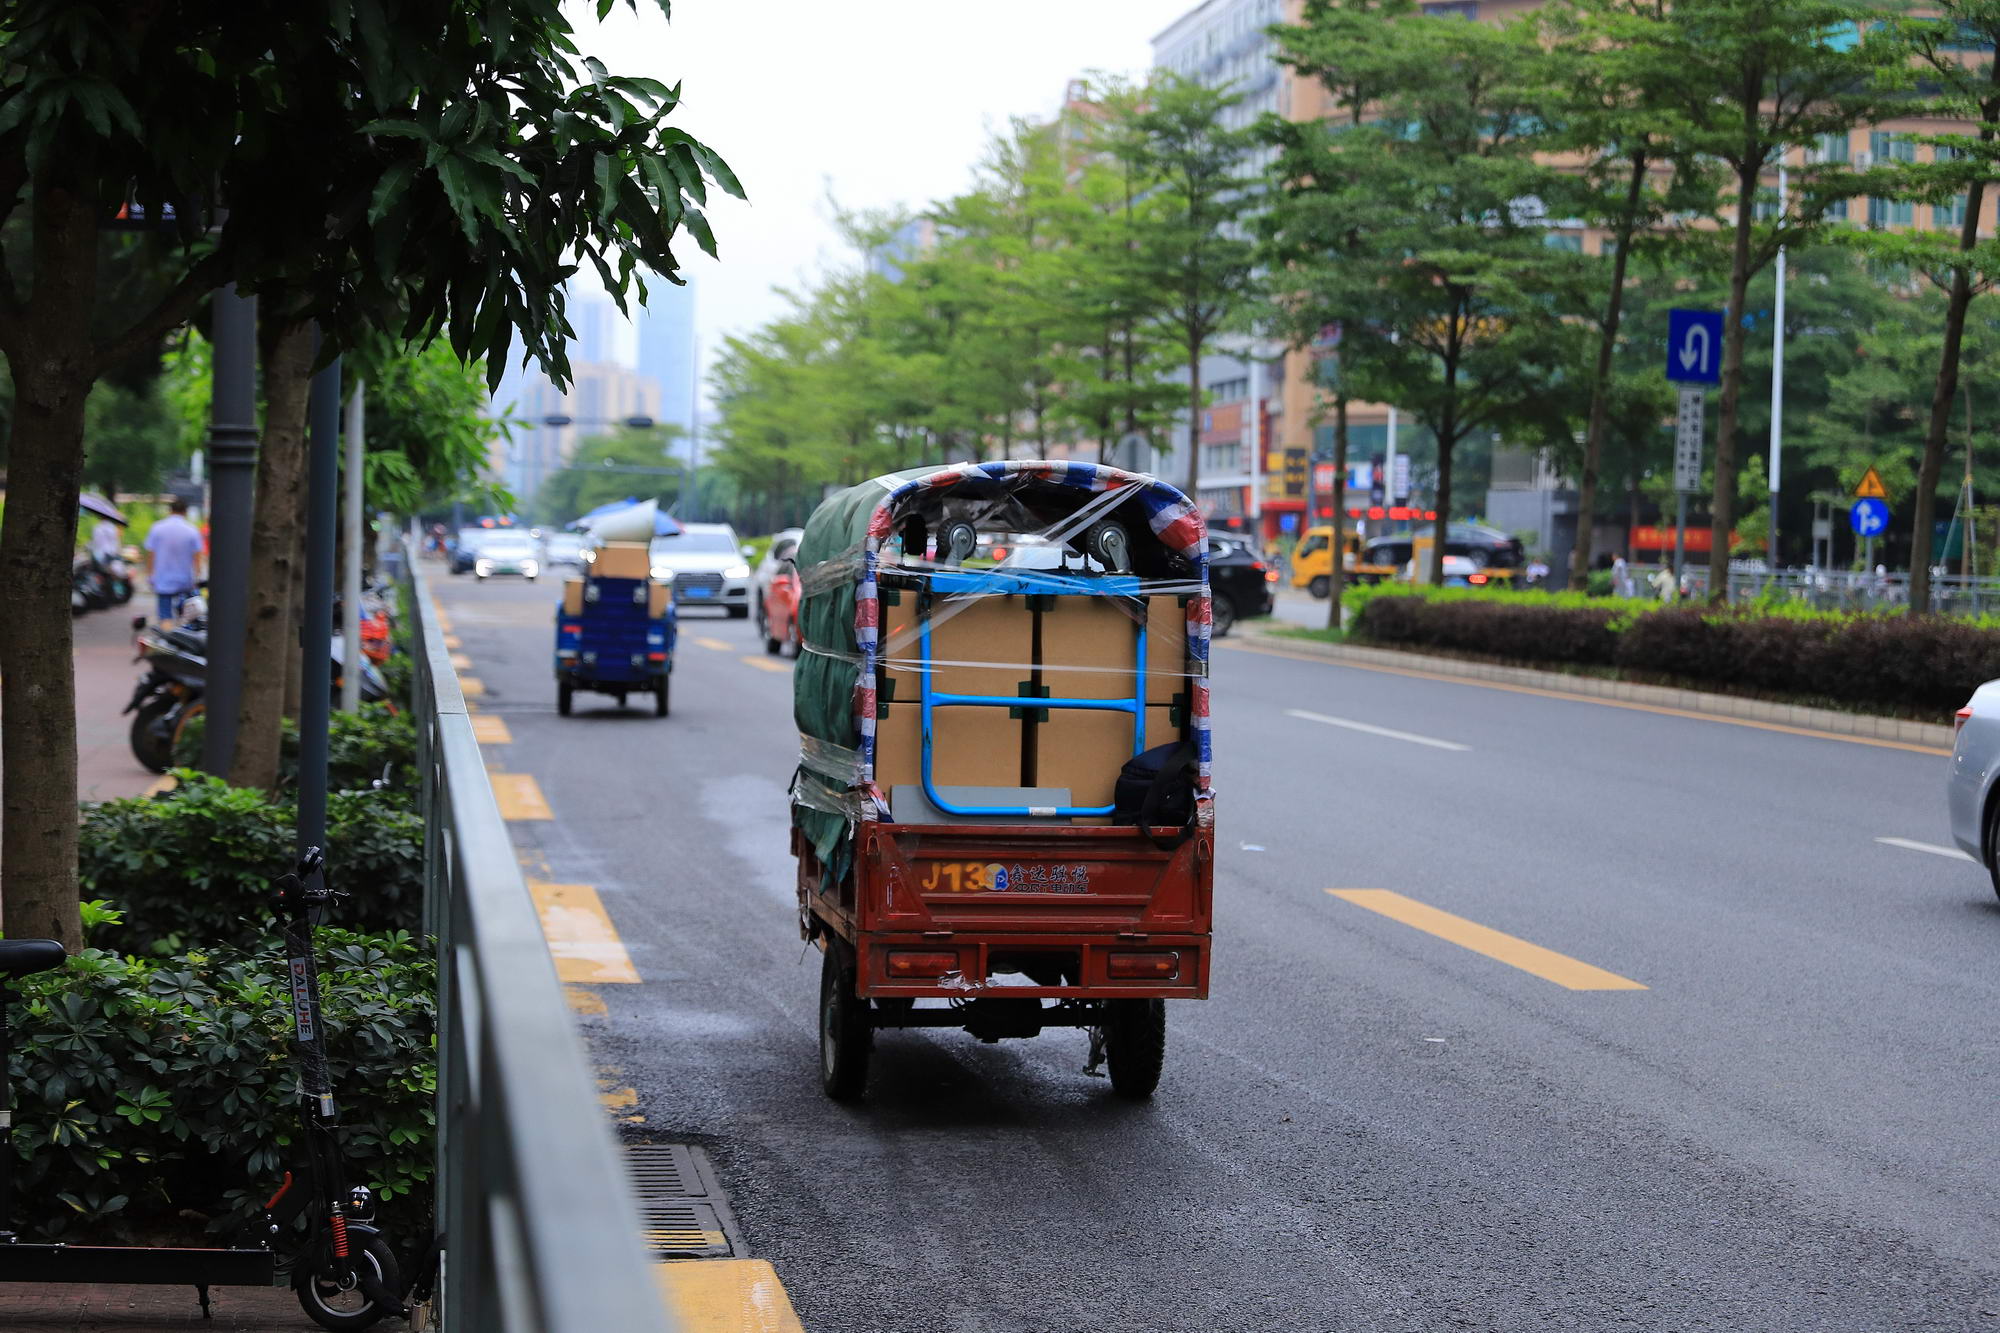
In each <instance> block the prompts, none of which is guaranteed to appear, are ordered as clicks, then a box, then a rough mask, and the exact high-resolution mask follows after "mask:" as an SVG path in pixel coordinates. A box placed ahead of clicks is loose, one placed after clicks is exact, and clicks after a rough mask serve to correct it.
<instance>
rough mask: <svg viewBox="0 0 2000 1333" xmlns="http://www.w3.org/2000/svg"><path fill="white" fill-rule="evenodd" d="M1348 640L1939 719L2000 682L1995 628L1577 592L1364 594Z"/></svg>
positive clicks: (1788, 606) (1999, 638)
mask: <svg viewBox="0 0 2000 1333" xmlns="http://www.w3.org/2000/svg"><path fill="white" fill-rule="evenodd" d="M1360 602H1361V605H1360V607H1359V611H1358V614H1357V616H1356V619H1355V622H1354V624H1355V629H1356V631H1357V637H1359V638H1362V639H1366V640H1369V641H1372V642H1375V643H1383V644H1395V645H1399V646H1408V647H1417V648H1436V649H1443V650H1445V651H1448V652H1462V653H1473V654H1479V655H1482V656H1490V657H1500V658H1506V659H1508V660H1511V661H1517V662H1521V663H1524V664H1530V665H1560V666H1607V665H1608V666H1615V667H1617V668H1619V669H1620V670H1621V671H1623V672H1625V673H1627V674H1630V675H1634V676H1638V677H1642V678H1643V677H1651V678H1659V679H1663V680H1667V681H1675V682H1681V683H1685V684H1689V685H1698V686H1707V687H1711V688H1723V689H1740V690H1748V691H1753V692H1756V693H1760V694H1772V695H1781V696H1787V697H1791V698H1805V699H1819V700H1828V701H1833V702H1838V703H1843V704H1849V705H1854V706H1857V707H1862V708H1867V709H1873V710H1879V711H1888V712H1892V713H1903V714H1909V715H1913V716H1924V715H1929V716H1933V717H1936V716H1939V715H1941V714H1944V713H1948V712H1950V711H1951V710H1952V709H1955V708H1957V707H1958V706H1959V705H1960V704H1962V703H1964V702H1965V700H1966V698H1967V697H1968V696H1970V695H1971V693H1972V691H1973V690H1974V689H1976V688H1977V687H1978V686H1979V685H1980V684H1981V683H1983V682H1985V681H1987V680H1991V679H1993V678H1995V677H2000V626H1996V625H1994V624H1993V623H1991V622H1989V621H1972V620H1964V619H1958V618H1952V617H1943V616H1919V617H1910V616H1900V615H1898V616H1879V615H1855V614H1847V613H1842V612H1835V611H1820V610H1815V609H1813V608H1811V607H1807V606H1802V605H1800V604H1798V603H1780V604H1775V605H1765V604H1751V605H1747V606H1739V607H1731V608H1727V609H1721V610H1717V609H1712V608H1709V607H1697V606H1662V605H1660V604H1659V603H1657V602H1650V601H1640V600H1631V599H1622V598H1621V599H1614V600H1612V601H1610V602H1609V603H1606V602H1604V601H1602V600H1599V601H1595V602H1593V601H1591V600H1590V599H1588V598H1585V597H1582V596H1579V595H1576V594H1560V595H1557V596H1555V597H1549V596H1545V595H1540V594H1532V593H1529V594H1522V593H1506V592H1483V591H1473V590H1468V589H1425V590H1412V589H1409V588H1400V587H1399V588H1393V589H1381V588H1372V589H1367V590H1364V592H1363V596H1362V598H1361V599H1360Z"/></svg>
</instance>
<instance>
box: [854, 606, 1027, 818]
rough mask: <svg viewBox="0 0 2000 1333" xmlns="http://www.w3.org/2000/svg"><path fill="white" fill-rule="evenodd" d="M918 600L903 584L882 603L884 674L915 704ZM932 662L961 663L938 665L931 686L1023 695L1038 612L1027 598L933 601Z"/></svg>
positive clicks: (898, 696)
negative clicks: (889, 602) (891, 598)
mask: <svg viewBox="0 0 2000 1333" xmlns="http://www.w3.org/2000/svg"><path fill="white" fill-rule="evenodd" d="M917 602H918V597H917V594H916V593H914V592H912V591H910V590H908V589H903V590H901V592H900V596H899V598H898V600H897V601H896V602H895V603H894V604H893V605H889V606H885V607H883V608H882V613H883V614H882V655H883V657H884V658H885V659H887V660H888V665H886V666H885V667H884V668H883V673H882V675H883V682H884V686H885V693H886V694H887V696H888V699H889V701H890V702H891V703H897V704H900V703H911V704H914V703H915V702H916V700H917V698H918V697H919V692H920V691H921V689H922V676H923V673H922V672H921V671H920V670H919V669H918V667H917V665H916V663H917V661H918V659H919V658H920V656H921V655H922V651H923V650H922V646H921V642H920V638H919V632H918V626H917ZM931 661H932V662H933V663H957V664H959V665H937V666H934V667H933V669H932V671H931V688H932V689H934V690H937V691H939V692H941V693H945V694H1004V695H1014V694H1019V693H1021V686H1022V685H1024V684H1025V683H1027V682H1028V681H1030V680H1031V679H1033V675H1034V661H1035V613H1034V612H1033V611H1031V610H1029V609H1028V604H1027V599H1026V598H1023V597H980V598H974V599H970V600H966V601H960V602H951V601H943V602H939V603H937V604H935V605H934V606H933V616H932V621H931ZM965 663H992V664H993V665H963V664H965ZM974 785H979V784H974ZM985 785H991V784H985Z"/></svg>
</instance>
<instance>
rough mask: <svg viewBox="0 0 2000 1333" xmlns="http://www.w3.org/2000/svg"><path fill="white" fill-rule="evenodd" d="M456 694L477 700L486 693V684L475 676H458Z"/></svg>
mask: <svg viewBox="0 0 2000 1333" xmlns="http://www.w3.org/2000/svg"><path fill="white" fill-rule="evenodd" d="M458 692H459V693H460V694H462V695H464V696H465V697H466V698H468V699H478V698H481V697H483V696H484V695H485V693H486V682H485V681H483V680H481V679H480V678H479V677H477V676H460V677H459V678H458Z"/></svg>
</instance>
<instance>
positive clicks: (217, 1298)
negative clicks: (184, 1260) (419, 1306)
mask: <svg viewBox="0 0 2000 1333" xmlns="http://www.w3.org/2000/svg"><path fill="white" fill-rule="evenodd" d="M208 1299H209V1301H210V1302H211V1304H212V1305H213V1306H214V1310H215V1317H214V1318H213V1319H208V1320H204V1319H202V1317H201V1306H200V1305H199V1304H198V1303H197V1302H196V1300H195V1293H194V1288H193V1287H122V1286H112V1285H110V1284H108V1283H100V1284H93V1285H90V1286H81V1285H79V1286H73V1287H68V1286H47V1285H40V1284H33V1285H30V1284H22V1285H18V1286H0V1327H4V1328H6V1329H7V1330H8V1333H112V1330H120V1329H154V1330H161V1329H166V1330H175V1329H178V1330H185V1333H195V1330H201V1333H291V1331H292V1330H293V1329H311V1328H317V1327H318V1325H316V1324H314V1323H313V1321H312V1320H310V1319H308V1318H306V1314H305V1311H303V1310H301V1309H300V1308H299V1298H298V1297H297V1296H295V1295H293V1294H292V1291H291V1289H290V1288H288V1287H211V1288H209V1292H208ZM396 1322H397V1324H398V1325H400V1321H396Z"/></svg>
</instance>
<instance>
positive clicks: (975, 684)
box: [792, 461, 1215, 1099]
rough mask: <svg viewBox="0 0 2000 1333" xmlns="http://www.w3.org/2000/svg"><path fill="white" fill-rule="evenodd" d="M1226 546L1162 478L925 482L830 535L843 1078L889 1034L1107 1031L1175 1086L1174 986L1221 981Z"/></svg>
mask: <svg viewBox="0 0 2000 1333" xmlns="http://www.w3.org/2000/svg"><path fill="white" fill-rule="evenodd" d="M1205 554H1206V550H1205V534H1204V532H1203V526H1202V522H1201V518H1200V516H1199V514H1198V513H1197V512H1196V511H1195V510H1194V508H1193V506H1191V505H1189V504H1188V502H1187V500H1186V498H1185V497H1184V496H1182V495H1181V493H1180V492H1179V491H1177V490H1175V489H1174V488H1173V487H1171V486H1168V485H1166V484H1165V483H1163V482H1160V481H1157V480H1155V479H1153V478H1151V477H1146V476H1142V475H1139V474H1135V473H1127V472H1122V471H1119V470H1116V469H1113V468H1108V467H1103V466H1098V465H1093V464H1079V463H1047V462H1039V461H1015V462H1006V463H985V464H962V465H958V466H955V467H950V468H945V469H918V470H914V471H911V472H906V473H900V474H894V475H892V476H889V477H884V478H879V479H877V480H875V481H872V482H869V483H865V484H864V485H862V486H859V487H855V488H853V489H852V490H849V491H847V492H843V493H841V494H839V495H836V496H834V497H833V498H831V499H829V500H828V501H827V502H826V503H825V504H823V505H822V506H821V507H820V509H819V511H818V512H816V513H815V514H814V516H813V518H812V520H811V521H810V522H809V523H808V524H807V526H806V529H805V535H804V536H803V537H802V538H801V540H800V543H799V550H798V556H797V563H798V567H799V570H800V578H801V587H802V591H803V594H804V597H803V601H802V604H801V608H800V638H801V644H802V653H801V657H800V661H799V667H798V670H797V672H796V674H795V680H794V689H795V713H796V717H797V721H798V723H799V728H800V732H801V740H802V756H801V763H800V767H799V771H798V775H797V777H796V779H795V780H794V783H793V787H792V808H793V834H792V845H793V851H794V853H795V854H796V856H797V857H798V868H799V873H798V896H799V922H800V929H801V931H802V933H803V934H804V936H805V938H806V939H808V940H809V941H812V942H814V943H816V944H817V945H818V946H819V947H820V949H821V950H822V951H823V955H824V956H823V960H822V966H821V980H820V1009H819V1012H820V1064H821V1078H822V1082H823V1084H824V1086H825V1088H826V1091H827V1092H828V1094H829V1095H831V1096H833V1097H835V1098H840V1099H846V1098H851V1097H855V1096H858V1095H859V1094H860V1093H861V1091H862V1090H863V1088H864V1086H865V1084H866V1081H867V1076H868V1063H869V1056H870V1053H871V1050H872V1046H873V1034H874V1032H875V1030H876V1029H879V1028H913V1027H949V1028H962V1029H964V1030H965V1031H967V1032H969V1033H971V1034H972V1035H973V1036H975V1037H978V1038H979V1039H981V1040H982V1041H989V1042H991V1041H998V1040H1000V1039H1002V1038H1007V1037H1032V1036H1036V1035H1038V1034H1039V1033H1041V1032H1042V1030H1043V1029H1045V1028H1054V1027H1070V1028H1084V1029H1087V1030H1088V1031H1089V1033H1090V1037H1091V1046H1090V1059H1089V1064H1088V1067H1087V1070H1086V1072H1089V1073H1093V1074H1094V1073H1097V1072H1098V1071H1099V1069H1100V1068H1103V1069H1105V1070H1106V1071H1107V1072H1108V1073H1109V1075H1110V1080H1111V1085H1112V1087H1113V1089H1114V1090H1115V1091H1116V1092H1118V1093H1119V1094H1121V1095H1124V1096H1127V1097H1136V1098H1143V1097H1148V1096H1151V1095H1152V1093H1153V1091H1154V1089H1155V1088H1156V1087H1157V1085H1158V1083H1159V1079H1160V1073H1161V1068H1162V1063H1163V1060H1164V1057H1165V1051H1166V1004H1165V1002H1166V1001H1167V1000H1169V999H1202V998H1205V997H1206V995H1207V993H1208V971H1209V955H1210V891H1211V885H1212V882H1213V876H1214V866H1215V839H1214V827H1213V824H1214V819H1213V803H1212V793H1211V791H1210V787H1209V781H1208V772H1209V757H1210V755H1209V733H1208V686H1207V660H1208V625H1209V598H1208V585H1207V569H1206V562H1205Z"/></svg>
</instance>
